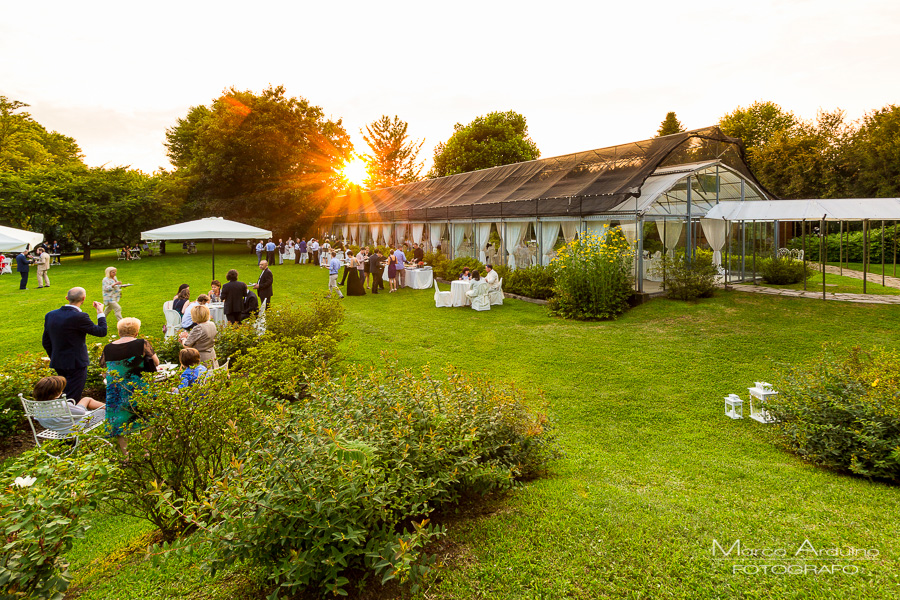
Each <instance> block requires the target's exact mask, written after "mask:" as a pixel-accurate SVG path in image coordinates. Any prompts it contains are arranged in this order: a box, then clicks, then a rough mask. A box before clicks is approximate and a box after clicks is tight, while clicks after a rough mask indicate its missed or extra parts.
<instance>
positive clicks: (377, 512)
mask: <svg viewBox="0 0 900 600" xmlns="http://www.w3.org/2000/svg"><path fill="white" fill-rule="evenodd" d="M311 396H312V399H311V400H310V401H308V402H302V403H295V404H292V405H289V406H287V407H281V408H280V410H279V411H278V412H277V413H276V414H274V415H272V417H271V418H270V419H269V420H268V421H267V424H266V427H267V429H266V433H264V434H263V435H260V436H259V437H258V438H256V439H257V443H256V444H254V445H253V446H252V447H251V449H250V450H249V451H248V452H247V453H246V454H245V455H242V456H241V457H239V458H238V459H236V460H235V461H233V462H232V463H231V467H230V468H229V469H228V472H227V473H226V476H225V477H224V478H223V479H222V481H220V482H219V483H218V485H217V490H218V494H219V496H218V497H217V498H216V499H215V500H214V501H213V505H214V507H215V513H216V514H217V515H218V518H217V519H216V520H215V522H214V523H212V524H211V525H210V526H209V527H208V528H207V529H206V531H207V534H208V535H210V536H211V537H212V539H213V540H214V542H215V545H216V546H218V548H219V555H218V557H217V558H216V560H215V562H214V563H213V565H212V566H213V568H214V569H215V568H217V567H220V566H223V565H227V564H231V563H232V562H233V561H236V560H251V561H254V562H257V563H260V564H262V565H264V566H265V567H266V569H267V570H268V572H269V573H270V574H271V575H270V577H271V578H272V579H273V580H274V582H275V583H277V584H278V585H279V586H280V587H279V589H282V590H284V591H285V592H287V593H295V592H297V591H299V590H300V589H302V588H305V587H307V586H313V585H314V586H321V587H322V588H324V589H325V590H326V591H328V592H330V593H333V594H339V593H345V591H344V588H345V586H346V585H347V584H348V583H349V581H348V579H347V577H346V575H347V573H348V572H349V571H351V570H357V569H363V570H365V571H366V572H369V573H374V574H376V575H378V576H380V579H381V581H382V582H384V581H388V580H391V579H395V580H398V581H400V582H401V583H403V582H410V583H412V584H413V587H415V586H416V585H417V584H418V583H420V582H421V580H422V578H423V576H424V575H425V574H426V573H427V571H428V569H429V568H430V564H431V561H430V559H429V558H428V557H426V556H425V555H424V554H423V547H424V545H425V544H426V543H427V542H428V541H429V540H430V539H432V538H434V537H436V536H439V535H442V530H441V529H440V528H436V527H434V526H432V525H429V523H428V517H429V515H430V514H431V513H432V511H433V510H435V508H437V507H440V506H444V505H448V504H451V503H454V502H456V501H457V500H458V499H459V498H460V496H461V495H462V494H466V493H486V492H490V491H493V490H503V489H507V488H509V487H510V486H513V485H515V482H516V480H517V479H519V478H523V477H533V476H536V475H538V474H540V473H542V472H543V471H544V470H545V469H546V468H547V466H548V462H549V461H550V460H552V459H553V458H555V457H556V456H558V450H557V446H556V442H555V438H554V435H553V434H552V432H550V431H549V430H548V429H547V422H546V418H544V417H542V416H540V415H533V414H532V413H530V412H529V411H528V410H527V409H526V408H525V406H524V403H523V399H522V394H521V392H519V391H517V390H515V389H510V388H505V387H503V388H501V387H497V386H494V385H493V384H491V383H490V382H488V381H485V380H483V379H480V378H478V377H477V376H475V377H473V376H472V375H471V374H468V373H467V374H466V375H465V376H463V375H462V374H460V373H457V372H454V371H450V372H449V373H448V375H447V376H446V377H443V378H438V377H432V376H431V374H430V373H429V371H428V370H427V369H425V370H423V372H422V373H420V374H412V373H411V372H410V371H408V370H401V369H400V368H399V365H398V364H396V363H395V362H393V361H388V362H387V364H386V365H383V366H382V367H381V368H379V369H376V368H369V369H364V368H362V367H358V368H353V369H351V370H350V372H349V373H347V374H346V375H344V376H342V377H340V378H325V379H322V380H319V381H317V382H315V383H314V384H313V386H312V392H311Z"/></svg>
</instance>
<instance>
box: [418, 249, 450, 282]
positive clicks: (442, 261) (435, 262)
mask: <svg viewBox="0 0 900 600" xmlns="http://www.w3.org/2000/svg"><path fill="white" fill-rule="evenodd" d="M424 260H425V264H427V265H431V269H432V271H433V272H434V276H435V277H441V275H440V274H441V273H444V272H445V271H446V270H447V268H448V266H449V263H450V259H448V258H447V255H446V254H444V253H443V252H441V251H440V250H435V251H434V252H426V253H425V259H424ZM441 278H442V279H443V277H441Z"/></svg>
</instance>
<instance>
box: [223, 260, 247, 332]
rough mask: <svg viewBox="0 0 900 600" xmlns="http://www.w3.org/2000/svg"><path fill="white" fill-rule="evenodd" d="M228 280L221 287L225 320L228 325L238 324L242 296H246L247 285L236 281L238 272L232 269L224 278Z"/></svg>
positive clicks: (242, 306)
mask: <svg viewBox="0 0 900 600" xmlns="http://www.w3.org/2000/svg"><path fill="white" fill-rule="evenodd" d="M225 279H227V280H228V283H226V284H225V285H224V286H222V302H224V303H225V318H227V319H228V322H229V323H240V322H241V320H242V317H241V313H243V312H244V296H246V295H247V284H246V283H244V282H243V281H238V272H237V271H235V270H234V269H231V270H230V271H228V274H227V275H226V276H225Z"/></svg>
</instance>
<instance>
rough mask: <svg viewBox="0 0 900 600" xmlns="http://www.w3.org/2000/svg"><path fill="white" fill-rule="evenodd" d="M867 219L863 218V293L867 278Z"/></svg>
mask: <svg viewBox="0 0 900 600" xmlns="http://www.w3.org/2000/svg"><path fill="white" fill-rule="evenodd" d="M868 260H869V220H868V219H863V294H865V293H866V280H867V279H868V278H869V268H868V266H867V265H866V262H867V261H868Z"/></svg>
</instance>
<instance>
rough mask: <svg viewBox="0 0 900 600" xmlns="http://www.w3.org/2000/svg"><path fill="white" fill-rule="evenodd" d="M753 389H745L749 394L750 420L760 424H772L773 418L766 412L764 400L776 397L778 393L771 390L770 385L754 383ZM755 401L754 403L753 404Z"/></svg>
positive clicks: (760, 382)
mask: <svg viewBox="0 0 900 600" xmlns="http://www.w3.org/2000/svg"><path fill="white" fill-rule="evenodd" d="M754 383H756V386H755V387H752V388H747V391H749V392H750V418H751V419H753V420H754V421H759V422H760V423H774V422H775V418H774V417H773V416H772V415H771V414H769V411H767V410H766V408H765V404H766V399H767V398H769V397H770V396H777V395H778V392H776V391H775V390H773V389H772V384H771V383H766V382H765V381H756V382H754ZM754 400H755V402H754Z"/></svg>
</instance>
